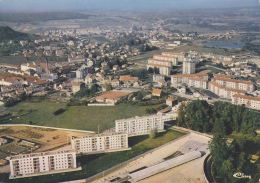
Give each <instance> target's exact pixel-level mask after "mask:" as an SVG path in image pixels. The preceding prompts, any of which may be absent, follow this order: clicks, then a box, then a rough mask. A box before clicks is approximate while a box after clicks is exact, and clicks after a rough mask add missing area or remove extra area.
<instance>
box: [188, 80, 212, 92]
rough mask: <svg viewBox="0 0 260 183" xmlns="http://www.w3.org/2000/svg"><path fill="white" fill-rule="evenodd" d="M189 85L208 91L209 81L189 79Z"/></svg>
mask: <svg viewBox="0 0 260 183" xmlns="http://www.w3.org/2000/svg"><path fill="white" fill-rule="evenodd" d="M188 85H189V86H191V87H195V88H202V89H208V80H205V79H199V78H189V83H188Z"/></svg>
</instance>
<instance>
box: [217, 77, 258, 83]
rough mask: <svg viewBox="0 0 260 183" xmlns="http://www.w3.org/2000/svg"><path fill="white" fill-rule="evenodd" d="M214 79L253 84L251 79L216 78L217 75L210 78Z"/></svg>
mask: <svg viewBox="0 0 260 183" xmlns="http://www.w3.org/2000/svg"><path fill="white" fill-rule="evenodd" d="M213 79H215V80H221V81H229V82H235V83H244V84H252V85H253V84H254V83H253V82H251V81H243V80H236V79H228V78H217V77H214V78H212V80H213Z"/></svg>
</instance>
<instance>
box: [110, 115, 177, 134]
mask: <svg viewBox="0 0 260 183" xmlns="http://www.w3.org/2000/svg"><path fill="white" fill-rule="evenodd" d="M172 119H173V118H172V117H171V116H167V115H163V114H161V115H150V116H141V117H139V116H136V117H133V118H128V119H120V120H116V121H115V126H116V132H122V133H128V135H130V136H133V135H142V134H149V133H150V132H151V130H152V129H157V130H158V131H163V130H164V122H165V121H169V120H172Z"/></svg>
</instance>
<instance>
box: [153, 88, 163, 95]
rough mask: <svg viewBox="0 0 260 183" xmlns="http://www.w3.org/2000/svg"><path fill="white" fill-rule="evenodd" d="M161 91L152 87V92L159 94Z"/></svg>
mask: <svg viewBox="0 0 260 183" xmlns="http://www.w3.org/2000/svg"><path fill="white" fill-rule="evenodd" d="M161 93H162V90H160V89H153V94H159V95H161Z"/></svg>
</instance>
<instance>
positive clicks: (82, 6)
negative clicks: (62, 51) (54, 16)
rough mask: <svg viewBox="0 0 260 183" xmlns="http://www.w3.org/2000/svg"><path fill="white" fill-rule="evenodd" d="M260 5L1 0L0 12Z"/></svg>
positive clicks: (242, 0)
mask: <svg viewBox="0 0 260 183" xmlns="http://www.w3.org/2000/svg"><path fill="white" fill-rule="evenodd" d="M248 6H259V7H260V5H259V0H0V12H8V11H14V12H15V11H16V12H20V11H55V10H58V11H64V10H89V9H115V10H117V9H120V10H136V9H158V8H160V9H162V8H177V9H181V8H185V9H189V8H218V7H248Z"/></svg>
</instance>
